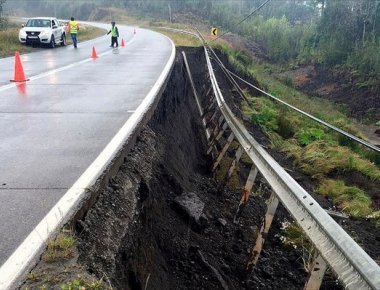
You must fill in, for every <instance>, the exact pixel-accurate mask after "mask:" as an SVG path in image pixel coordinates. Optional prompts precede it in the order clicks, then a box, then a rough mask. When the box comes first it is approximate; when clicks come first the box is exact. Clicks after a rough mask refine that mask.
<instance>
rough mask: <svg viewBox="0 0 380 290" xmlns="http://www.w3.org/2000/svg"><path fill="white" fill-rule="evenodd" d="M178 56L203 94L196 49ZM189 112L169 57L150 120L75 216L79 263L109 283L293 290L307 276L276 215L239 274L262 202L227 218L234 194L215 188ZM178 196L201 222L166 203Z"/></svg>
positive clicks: (181, 76) (182, 79) (179, 70)
mask: <svg viewBox="0 0 380 290" xmlns="http://www.w3.org/2000/svg"><path fill="white" fill-rule="evenodd" d="M187 54H188V58H189V59H190V60H191V61H190V63H191V68H192V70H193V74H194V79H195V81H196V82H197V84H198V88H202V90H203V91H202V90H201V91H200V94H201V95H204V94H205V91H206V89H208V85H206V77H205V76H206V75H205V66H204V62H203V58H204V56H203V51H202V49H194V50H190V49H187ZM184 84H186V85H184ZM198 116H199V114H198V112H197V110H196V107H195V102H194V99H193V96H192V93H191V90H190V88H189V84H188V81H187V77H186V75H185V72H184V70H183V66H182V60H181V57H180V56H179V55H178V56H177V64H176V68H175V71H174V74H173V76H172V79H171V81H170V82H169V85H168V88H167V90H166V92H165V93H164V95H163V99H162V101H161V104H160V105H159V108H158V110H157V111H156V113H155V115H154V117H153V119H152V121H151V122H150V124H149V125H148V127H147V128H146V130H145V131H144V132H143V133H142V134H141V137H140V138H139V141H138V143H137V145H136V148H135V149H134V150H133V151H132V152H131V153H130V155H129V157H128V158H127V159H126V160H125V163H124V166H123V167H122V168H121V170H120V172H119V174H118V176H116V178H115V180H114V183H112V184H111V185H110V187H109V188H108V189H107V191H105V192H104V193H102V194H101V196H100V198H99V201H98V202H97V204H96V205H95V207H93V208H92V209H91V210H90V211H89V213H88V214H87V216H86V218H85V220H84V221H82V222H80V224H81V226H80V234H79V241H80V243H79V252H80V262H81V263H82V264H84V265H87V267H88V269H89V271H90V272H93V273H95V274H96V275H97V276H98V277H102V276H107V277H109V279H110V280H111V282H112V285H114V286H115V287H116V288H117V289H142V288H144V287H145V285H148V289H212V288H216V289H221V288H226V287H227V288H229V289H263V288H266V289H272V288H282V287H287V288H291V289H301V288H302V287H303V284H304V281H305V278H306V273H305V271H304V270H303V264H302V261H301V260H300V258H299V257H300V254H301V253H300V252H299V250H285V249H284V247H283V245H282V243H281V242H280V240H279V239H278V238H277V237H275V235H276V234H278V233H279V232H280V225H281V223H280V221H281V220H282V218H283V217H281V216H279V217H278V218H276V220H275V222H274V226H273V230H272V231H271V233H270V235H269V237H268V243H267V244H266V245H265V249H264V253H263V259H262V260H260V263H259V265H258V267H257V268H256V269H255V271H254V272H253V274H252V275H247V272H246V270H245V268H246V264H247V261H248V258H249V257H250V254H249V252H250V249H251V247H252V245H253V241H254V239H255V237H256V232H257V229H258V228H259V227H260V225H261V221H262V218H263V214H264V211H265V204H264V202H263V200H262V199H261V198H252V199H251V200H250V201H249V204H248V205H247V207H246V210H245V211H243V213H242V216H241V218H240V219H239V222H238V223H237V224H235V223H234V222H233V217H234V213H235V211H236V208H237V205H238V203H239V199H240V193H239V192H234V191H232V190H230V189H227V188H226V189H225V190H218V185H217V183H216V182H215V180H214V178H213V177H212V174H211V172H210V165H211V160H210V159H209V157H207V156H206V155H205V151H206V148H207V147H206V143H205V142H206V141H205V137H204V132H203V128H202V127H201V125H200V122H199V117H198ZM194 140H196V142H194ZM190 144H191V146H190ZM194 144H195V145H196V146H195V147H194V146H193V145H194ZM187 192H193V193H195V194H196V195H197V196H198V197H199V199H200V200H201V201H202V202H203V203H204V204H205V207H204V211H203V212H204V222H203V224H202V226H199V225H194V222H192V220H189V219H188V218H187V217H186V216H184V215H183V214H181V212H179V211H178V208H176V207H175V206H174V199H175V198H176V197H177V196H179V195H181V194H183V193H187ZM135 201H136V202H135ZM119 204H124V205H131V204H132V205H134V206H133V208H130V206H128V207H126V208H120V207H119V206H116V205H119ZM125 209H129V211H128V213H129V214H126V212H125ZM132 213H133V215H134V217H133V219H131V216H132ZM221 221H222V222H221ZM110 225H112V227H110ZM284 264H285V265H287V267H286V268H284V267H283V265H284ZM223 281H224V282H223Z"/></svg>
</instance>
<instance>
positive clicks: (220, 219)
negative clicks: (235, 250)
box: [218, 218, 227, 227]
mask: <svg viewBox="0 0 380 290" xmlns="http://www.w3.org/2000/svg"><path fill="white" fill-rule="evenodd" d="M218 223H219V224H220V225H222V226H223V227H225V226H226V225H227V221H226V220H225V219H223V218H218Z"/></svg>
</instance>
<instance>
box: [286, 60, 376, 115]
mask: <svg viewBox="0 0 380 290" xmlns="http://www.w3.org/2000/svg"><path fill="white" fill-rule="evenodd" d="M290 75H292V76H293V80H294V84H295V85H296V87H297V88H298V89H300V90H301V91H303V92H305V93H307V94H309V95H312V96H317V97H321V98H326V99H330V100H333V101H335V102H337V103H340V104H344V105H345V106H346V107H347V108H348V110H349V112H351V114H352V116H354V117H356V118H358V119H361V118H363V117H366V118H370V119H372V120H375V121H377V120H378V119H380V84H377V85H366V84H365V81H368V79H363V77H361V76H356V75H354V74H353V73H351V72H349V71H347V70H337V69H331V68H328V67H326V66H323V65H318V64H315V65H307V66H304V67H302V68H300V69H297V70H295V71H292V72H290Z"/></svg>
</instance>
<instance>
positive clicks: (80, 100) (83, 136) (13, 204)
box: [0, 24, 175, 284]
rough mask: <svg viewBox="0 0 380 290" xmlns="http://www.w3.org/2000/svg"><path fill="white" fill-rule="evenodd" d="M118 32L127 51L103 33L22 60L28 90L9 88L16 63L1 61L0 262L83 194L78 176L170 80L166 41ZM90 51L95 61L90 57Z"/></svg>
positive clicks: (171, 55)
mask: <svg viewBox="0 0 380 290" xmlns="http://www.w3.org/2000/svg"><path fill="white" fill-rule="evenodd" d="M95 25H96V26H99V27H107V28H108V26H105V25H102V24H95ZM119 30H120V34H121V37H123V38H124V39H125V41H126V47H125V48H119V49H112V48H110V47H108V46H109V44H110V38H108V37H106V36H103V37H100V38H97V39H95V40H91V41H87V42H84V43H80V44H79V48H78V49H77V50H75V49H74V48H73V47H72V46H69V47H64V48H57V49H54V50H52V49H43V50H41V51H38V52H34V53H30V54H27V55H23V56H22V60H23V63H24V67H25V70H26V74H27V76H28V77H30V78H31V81H29V82H27V83H26V85H25V86H15V85H14V84H9V79H11V78H12V74H13V58H5V59H0V99H1V102H0V132H1V136H2V137H1V142H0V221H1V223H0V232H1V233H2V234H1V235H0V265H3V266H4V263H5V262H6V261H7V259H8V258H9V257H10V256H11V255H12V253H14V251H15V250H16V249H17V248H18V247H19V246H20V244H22V243H23V241H24V239H25V238H27V237H28V235H29V234H31V233H33V232H35V231H36V230H35V228H36V226H37V225H38V224H39V223H40V222H41V220H42V219H43V218H44V217H45V216H46V215H47V214H48V212H49V211H50V210H51V209H52V208H53V207H54V206H55V205H56V204H57V202H58V201H59V200H60V199H61V198H62V197H63V196H64V195H66V194H67V192H69V191H70V190H72V189H73V188H74V189H76V190H82V191H83V188H77V187H76V185H78V184H79V183H78V178H79V177H81V178H83V173H84V172H85V174H87V171H88V168H89V167H91V166H92V165H94V164H93V162H94V160H98V159H99V156H100V154H101V153H104V150H105V148H109V147H110V141H111V140H112V141H114V139H115V138H116V137H117V138H119V137H118V134H120V131H121V129H122V130H124V129H125V126H126V125H128V124H129V123H131V122H135V123H136V122H137V121H136V120H138V118H139V116H138V115H139V114H140V113H141V112H143V110H144V108H142V107H143V106H145V105H144V102H145V103H147V104H148V103H149V102H150V99H151V98H154V97H155V96H154V95H153V93H154V92H157V91H158V89H159V88H158V86H159V85H162V79H163V77H167V74H168V68H169V69H170V68H171V65H169V63H170V62H171V63H172V62H173V60H174V53H175V52H174V51H175V48H174V45H173V43H172V42H171V41H170V40H169V39H168V38H167V37H165V36H163V35H161V34H159V33H156V32H153V31H149V30H144V29H137V33H136V35H134V34H133V30H134V28H133V27H126V26H121V25H120V26H119ZM92 46H96V49H97V51H98V54H99V55H100V57H99V58H98V59H96V60H91V59H89V56H90V55H91V49H92ZM164 71H165V73H166V75H165V76H163V72H164ZM158 80H160V82H159V83H158ZM147 98H150V99H149V100H147ZM136 111H137V112H136ZM130 119H133V120H130ZM127 123H128V124H127ZM131 124H132V123H131ZM131 126H132V125H130V124H129V125H128V126H127V127H128V128H127V129H126V130H129V129H130V128H129V127H131ZM117 138H116V139H117ZM119 139H120V138H119ZM119 141H120V140H119ZM111 147H112V146H111ZM86 169H87V170H86ZM85 177H86V176H85ZM73 185H74V186H73ZM2 268H4V267H2ZM0 273H1V270H0ZM0 280H1V277H0ZM0 284H1V281H0Z"/></svg>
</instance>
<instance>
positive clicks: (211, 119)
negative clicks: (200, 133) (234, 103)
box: [206, 110, 218, 128]
mask: <svg viewBox="0 0 380 290" xmlns="http://www.w3.org/2000/svg"><path fill="white" fill-rule="evenodd" d="M217 115H218V110H215V112H214V113H213V114H212V115H211V117H210V119H208V121H207V123H206V128H208V127H209V125H210V124H211V123H212V122H214V119H215V118H216V116H217Z"/></svg>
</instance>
